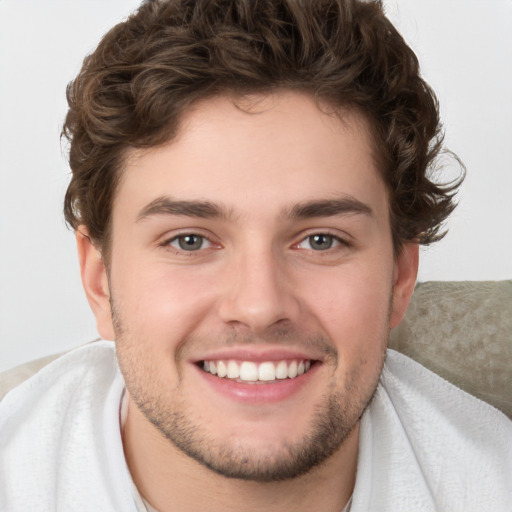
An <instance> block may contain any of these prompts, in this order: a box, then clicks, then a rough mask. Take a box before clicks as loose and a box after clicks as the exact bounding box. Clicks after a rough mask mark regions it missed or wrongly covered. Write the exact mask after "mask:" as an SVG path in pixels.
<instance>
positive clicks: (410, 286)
mask: <svg viewBox="0 0 512 512" xmlns="http://www.w3.org/2000/svg"><path fill="white" fill-rule="evenodd" d="M418 259H419V247H418V244H414V243H407V244H404V245H403V247H402V249H401V252H400V254H399V255H398V257H397V258H396V259H395V269H394V274H393V305H392V310H391V316H390V325H389V327H390V328H391V329H393V327H396V326H397V325H398V324H399V323H400V322H401V321H402V319H403V317H404V316H405V312H406V311H407V306H408V305H409V301H410V300H411V296H412V293H413V291H414V285H415V284H416V277H417V275H418Z"/></svg>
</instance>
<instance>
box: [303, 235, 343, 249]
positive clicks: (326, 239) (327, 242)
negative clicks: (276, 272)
mask: <svg viewBox="0 0 512 512" xmlns="http://www.w3.org/2000/svg"><path fill="white" fill-rule="evenodd" d="M341 243H342V241H341V240H340V239H339V238H337V237H335V236H333V235H329V234H328V233H315V234H314V235H310V236H308V237H306V238H304V240H302V241H301V242H300V243H299V244H298V245H297V247H299V248H301V249H309V250H313V251H327V250H328V249H332V248H333V247H336V246H338V245H340V244H341Z"/></svg>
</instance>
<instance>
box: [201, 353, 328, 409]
mask: <svg viewBox="0 0 512 512" xmlns="http://www.w3.org/2000/svg"><path fill="white" fill-rule="evenodd" d="M319 366H320V364H319V363H315V364H313V365H312V366H311V368H310V369H309V370H308V371H307V372H306V373H303V374H302V375H300V376H299V377H295V378H294V379H282V380H281V379H277V380H274V381H269V382H261V381H258V382H255V383H254V384H246V383H245V382H237V381H235V380H233V379H228V378H225V377H217V376H216V375H212V374H211V373H207V372H205V371H203V370H202V369H201V368H199V367H198V366H197V365H194V367H195V368H196V371H198V372H199V374H200V375H201V377H202V378H203V379H204V380H205V381H206V382H207V383H208V385H209V386H210V387H211V388H212V389H213V390H214V391H216V392H217V393H220V394H222V395H224V396H227V397H228V398H230V399H233V400H238V401H240V402H245V403H272V402H279V401H282V400H286V399H287V398H290V397H291V396H293V395H294V394H296V393H298V392H299V391H300V389H301V388H302V387H303V386H304V385H306V384H307V383H308V382H309V380H310V379H311V378H312V377H313V375H314V374H315V373H316V372H317V370H318V367H319Z"/></svg>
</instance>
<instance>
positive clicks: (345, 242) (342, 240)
mask: <svg viewBox="0 0 512 512" xmlns="http://www.w3.org/2000/svg"><path fill="white" fill-rule="evenodd" d="M315 235H326V236H330V237H332V238H333V239H334V240H335V241H336V242H338V244H336V245H335V246H334V247H331V248H330V249H335V248H336V247H339V246H344V247H351V246H352V242H351V241H350V239H351V238H352V237H351V236H350V235H349V234H348V233H345V234H344V235H341V234H340V232H339V231H336V232H334V231H333V230H332V229H309V230H306V231H304V232H302V233H301V234H300V235H299V236H298V237H296V239H298V241H297V242H295V243H293V244H292V246H293V247H295V248H298V246H299V244H302V243H303V242H304V241H306V240H307V239H308V238H310V237H312V236H315ZM319 252H320V251H319ZM325 252H327V249H326V251H325Z"/></svg>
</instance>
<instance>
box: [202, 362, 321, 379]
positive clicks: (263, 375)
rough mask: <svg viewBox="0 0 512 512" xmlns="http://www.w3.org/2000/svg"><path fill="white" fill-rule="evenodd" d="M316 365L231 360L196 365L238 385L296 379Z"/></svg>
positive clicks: (310, 363)
mask: <svg viewBox="0 0 512 512" xmlns="http://www.w3.org/2000/svg"><path fill="white" fill-rule="evenodd" d="M315 364H316V361H315V360H311V359H286V360H281V361H261V362H254V361H236V360H233V359H230V360H223V359H215V360H204V361H200V362H199V363H198V366H199V368H201V369H202V370H203V371H204V372H206V373H208V374H211V375H215V376H217V377H220V378H222V379H229V380H232V381H235V382H239V383H247V384H258V383H271V382H282V381H286V380H293V379H296V378H298V377H300V376H302V375H304V374H305V373H307V372H308V371H310V369H311V367H312V366H313V365H315Z"/></svg>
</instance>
